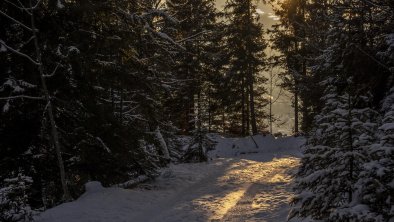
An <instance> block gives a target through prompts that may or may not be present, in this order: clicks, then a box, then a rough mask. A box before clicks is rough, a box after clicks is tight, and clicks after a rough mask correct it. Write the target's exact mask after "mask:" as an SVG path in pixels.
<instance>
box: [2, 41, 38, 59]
mask: <svg viewBox="0 0 394 222" xmlns="http://www.w3.org/2000/svg"><path fill="white" fill-rule="evenodd" d="M0 44H1V45H3V46H4V47H6V48H7V49H8V50H10V51H11V52H13V53H15V54H17V55H19V56H22V57H25V58H26V59H28V60H30V62H32V63H33V64H34V65H37V66H38V65H40V63H39V62H37V61H36V60H34V59H33V58H32V57H30V56H28V55H26V54H24V53H21V52H19V51H18V50H16V49H14V48H12V47H10V46H8V45H7V44H5V42H4V41H3V40H1V39H0Z"/></svg>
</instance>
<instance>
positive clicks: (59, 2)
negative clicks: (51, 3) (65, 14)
mask: <svg viewBox="0 0 394 222" xmlns="http://www.w3.org/2000/svg"><path fill="white" fill-rule="evenodd" d="M56 6H57V8H59V9H62V8H64V5H63V3H62V2H61V1H60V0H57V4H56Z"/></svg>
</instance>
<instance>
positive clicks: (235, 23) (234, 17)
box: [224, 0, 267, 135]
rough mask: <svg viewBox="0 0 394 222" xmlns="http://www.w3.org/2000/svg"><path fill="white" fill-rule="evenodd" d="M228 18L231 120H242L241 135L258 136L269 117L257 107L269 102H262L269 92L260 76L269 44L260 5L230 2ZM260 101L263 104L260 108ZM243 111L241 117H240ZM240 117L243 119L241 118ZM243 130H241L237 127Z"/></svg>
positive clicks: (228, 74) (226, 10)
mask: <svg viewBox="0 0 394 222" xmlns="http://www.w3.org/2000/svg"><path fill="white" fill-rule="evenodd" d="M224 10H225V12H224V16H225V18H226V19H227V24H226V28H225V31H224V32H225V35H226V38H225V39H226V53H227V58H228V60H229V61H228V66H229V70H228V73H227V74H226V75H227V76H226V79H225V81H226V84H227V86H226V88H227V89H228V92H227V93H228V95H232V96H231V100H230V101H228V104H229V105H228V106H229V111H230V110H231V111H230V112H233V113H232V116H230V118H233V119H236V120H237V119H240V122H241V124H240V126H241V132H240V133H241V134H242V135H248V134H249V133H252V134H257V132H258V129H259V128H258V125H257V124H258V123H259V124H261V120H262V119H263V118H265V117H266V115H265V113H259V115H258V113H257V111H256V107H259V110H262V107H261V105H262V104H266V102H267V101H265V100H264V99H262V95H263V94H265V93H266V89H265V88H263V87H257V86H262V85H263V84H264V83H266V81H267V79H266V78H264V77H263V76H261V75H260V71H261V70H262V68H263V66H264V64H265V61H264V57H265V54H264V49H265V48H266V42H265V40H264V37H263V34H264V33H263V29H262V24H260V23H258V16H256V15H257V13H256V5H255V4H254V3H253V1H251V0H247V1H238V0H229V1H227V2H226V5H225V9H224ZM258 100H260V102H259V103H260V104H258V102H257V101H258ZM239 111H240V113H239ZM239 116H240V118H239ZM237 127H239V126H237Z"/></svg>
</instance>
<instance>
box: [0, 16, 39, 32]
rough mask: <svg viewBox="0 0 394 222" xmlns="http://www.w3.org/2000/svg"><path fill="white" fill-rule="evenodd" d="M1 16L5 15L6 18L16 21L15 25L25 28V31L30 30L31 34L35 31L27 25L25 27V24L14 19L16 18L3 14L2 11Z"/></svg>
mask: <svg viewBox="0 0 394 222" xmlns="http://www.w3.org/2000/svg"><path fill="white" fill-rule="evenodd" d="M0 15H3V16H5V17H7V18H9V19H10V20H12V21H14V22H15V23H17V24H19V25H21V26H22V27H23V28H25V29H27V30H29V31H31V32H32V31H33V29H31V28H30V27H28V26H27V25H25V24H23V23H22V22H20V21H18V20H16V19H14V18H12V17H11V16H9V15H7V14H5V13H4V12H2V11H0Z"/></svg>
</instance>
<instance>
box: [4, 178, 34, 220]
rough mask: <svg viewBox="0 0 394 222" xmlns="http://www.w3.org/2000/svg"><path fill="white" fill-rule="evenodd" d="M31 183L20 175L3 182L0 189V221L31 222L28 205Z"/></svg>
mask: <svg viewBox="0 0 394 222" xmlns="http://www.w3.org/2000/svg"><path fill="white" fill-rule="evenodd" d="M32 183H33V181H32V178H31V177H28V176H25V175H23V174H22V173H19V174H18V175H17V176H16V177H14V178H6V179H4V180H3V186H2V187H1V188H0V221H4V222H6V221H10V222H11V221H12V222H25V221H32V216H33V210H32V209H31V207H30V206H29V203H28V200H29V196H28V194H29V190H30V186H31V184H32Z"/></svg>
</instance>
